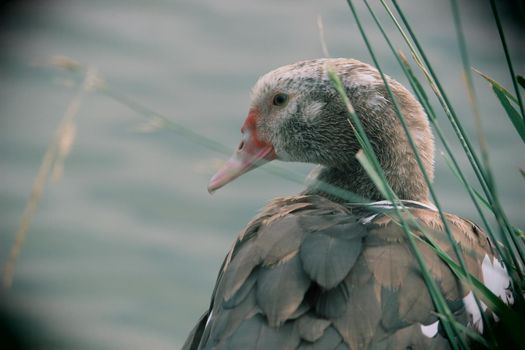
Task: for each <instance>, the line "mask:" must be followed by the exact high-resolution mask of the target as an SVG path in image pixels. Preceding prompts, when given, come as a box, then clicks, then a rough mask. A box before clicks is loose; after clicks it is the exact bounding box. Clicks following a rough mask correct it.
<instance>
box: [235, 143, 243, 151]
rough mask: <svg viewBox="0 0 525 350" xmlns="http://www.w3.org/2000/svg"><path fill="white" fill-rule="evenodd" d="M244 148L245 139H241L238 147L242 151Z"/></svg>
mask: <svg viewBox="0 0 525 350" xmlns="http://www.w3.org/2000/svg"><path fill="white" fill-rule="evenodd" d="M243 148H244V141H241V143H240V144H239V147H238V148H237V149H238V150H239V151H242V149H243Z"/></svg>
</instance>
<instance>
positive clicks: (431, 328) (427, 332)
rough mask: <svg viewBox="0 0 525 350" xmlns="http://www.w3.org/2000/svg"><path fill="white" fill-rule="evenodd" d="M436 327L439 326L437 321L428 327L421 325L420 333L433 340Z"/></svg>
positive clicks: (436, 330)
mask: <svg viewBox="0 0 525 350" xmlns="http://www.w3.org/2000/svg"><path fill="white" fill-rule="evenodd" d="M438 326H439V320H437V321H436V322H434V323H431V324H428V325H424V324H422V325H421V333H423V335H424V336H425V337H428V338H434V336H435V335H436V334H437V332H438Z"/></svg>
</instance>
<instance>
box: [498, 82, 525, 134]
mask: <svg viewBox="0 0 525 350" xmlns="http://www.w3.org/2000/svg"><path fill="white" fill-rule="evenodd" d="M492 90H493V91H494V93H495V94H496V96H497V97H498V99H499V102H500V103H501V105H502V106H503V108H504V109H505V112H507V116H508V117H509V119H510V121H511V122H512V125H514V129H516V132H517V133H518V135H520V137H521V140H522V141H523V142H525V122H524V121H523V118H522V117H521V116H520V114H519V112H518V111H517V110H516V109H515V108H514V107H512V105H511V104H510V102H509V100H508V98H507V96H506V95H505V93H504V92H502V91H501V90H500V89H499V88H498V87H497V86H496V85H492Z"/></svg>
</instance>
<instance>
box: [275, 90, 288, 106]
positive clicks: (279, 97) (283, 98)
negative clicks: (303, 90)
mask: <svg viewBox="0 0 525 350" xmlns="http://www.w3.org/2000/svg"><path fill="white" fill-rule="evenodd" d="M287 102H288V95H287V94H284V93H281V92H280V93H277V94H275V96H274V97H273V100H272V103H273V105H274V106H284V105H285V104H286V103H287Z"/></svg>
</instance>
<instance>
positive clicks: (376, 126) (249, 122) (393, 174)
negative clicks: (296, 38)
mask: <svg viewBox="0 0 525 350" xmlns="http://www.w3.org/2000/svg"><path fill="white" fill-rule="evenodd" d="M328 67H331V69H333V70H335V72H336V73H337V74H338V76H339V77H340V79H341V81H342V82H343V84H344V87H345V90H346V93H347V95H348V97H349V98H350V101H351V103H352V105H353V107H354V109H355V111H356V113H357V115H358V117H359V118H360V120H361V122H362V124H363V127H364V129H365V131H366V133H367V135H368V137H369V139H370V141H371V143H372V147H373V148H374V151H375V152H376V155H377V157H378V160H379V162H380V164H381V166H382V168H383V170H384V172H385V175H386V177H387V180H388V181H389V183H390V185H391V186H392V188H393V190H394V192H396V194H397V195H398V197H399V198H400V199H411V200H419V201H424V202H426V201H428V188H427V186H426V183H425V181H424V179H423V176H422V174H421V171H420V169H419V167H418V165H417V162H416V159H415V156H414V154H413V152H412V149H411V147H410V145H409V143H408V141H407V137H406V135H405V133H404V131H403V129H402V127H401V124H400V122H399V120H398V117H397V115H396V113H395V111H394V108H393V104H392V102H391V101H390V98H389V97H388V93H387V90H386V88H385V86H384V84H383V80H382V79H381V76H380V75H379V73H378V71H377V70H376V69H374V68H373V67H371V66H369V65H368V64H365V63H362V62H360V61H357V60H352V59H342V58H340V59H317V60H308V61H301V62H297V63H294V64H291V65H287V66H283V67H280V68H277V69H275V70H273V71H271V72H269V73H267V74H265V75H263V76H262V77H261V78H259V80H258V81H257V83H256V84H255V86H254V88H253V90H252V98H251V104H250V108H249V112H248V116H247V117H246V120H245V121H244V124H243V126H242V128H241V141H240V143H239V146H238V147H237V149H236V151H235V152H234V154H233V155H232V157H231V158H230V159H229V160H228V161H227V162H226V163H225V164H224V166H223V167H222V168H221V169H220V170H219V171H218V172H217V173H216V174H215V175H214V176H213V177H212V179H211V180H210V182H209V184H208V190H209V191H210V193H212V192H213V191H215V190H217V189H219V188H221V187H222V186H224V185H226V184H227V183H229V182H231V181H233V180H234V179H236V178H237V177H239V176H241V175H242V174H245V173H246V172H248V171H250V170H253V169H255V168H257V167H258V166H261V165H263V164H265V163H267V162H270V161H272V160H275V159H277V160H282V161H291V162H306V163H312V164H317V165H319V166H318V167H317V169H315V170H314V174H313V176H314V177H315V178H317V179H319V180H322V181H326V182H328V183H331V184H332V185H335V186H339V187H341V188H343V189H346V190H349V191H352V192H354V193H356V194H358V195H360V196H362V197H365V198H368V199H371V200H378V199H382V198H381V194H380V193H379V191H378V190H377V189H376V188H375V186H374V184H373V183H372V181H371V180H370V179H369V178H368V176H367V174H366V173H365V171H364V170H363V169H362V167H361V165H360V164H359V162H358V161H357V160H356V158H355V156H356V153H357V152H358V151H359V149H360V146H359V143H358V142H357V139H356V137H355V135H354V133H353V131H352V127H351V125H350V124H349V118H348V117H349V115H348V110H347V107H346V106H345V104H344V103H343V101H342V99H341V98H340V96H339V95H338V93H337V91H336V90H335V88H334V87H333V86H332V83H331V82H330V79H329V77H328V73H327V72H328ZM387 79H388V83H389V86H390V88H391V89H392V91H393V93H394V95H395V96H396V99H397V100H398V103H399V105H400V107H401V111H402V113H403V115H404V117H405V120H406V123H407V125H408V128H409V130H410V133H411V136H412V138H413V140H414V142H415V144H416V147H417V149H418V151H419V153H420V156H421V158H422V161H423V165H424V167H425V170H426V172H427V174H429V176H430V177H431V178H432V176H433V152H434V142H433V137H432V133H431V130H430V127H429V123H428V120H427V118H426V115H425V113H424V111H423V110H422V108H421V106H420V104H419V103H418V102H417V101H416V99H415V98H414V97H413V96H412V95H411V94H410V92H408V91H407V90H406V89H405V88H404V87H403V86H402V85H401V84H399V83H398V82H397V81H395V80H393V79H391V78H387ZM310 190H311V191H312V192H315V191H316V190H315V189H314V188H311V189H310Z"/></svg>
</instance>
